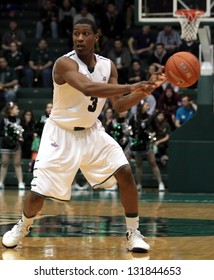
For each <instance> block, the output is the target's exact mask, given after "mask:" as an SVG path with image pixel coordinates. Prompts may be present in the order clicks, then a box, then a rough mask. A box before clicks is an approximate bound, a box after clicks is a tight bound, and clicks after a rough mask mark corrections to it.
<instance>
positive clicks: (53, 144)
mask: <svg viewBox="0 0 214 280" xmlns="http://www.w3.org/2000/svg"><path fill="white" fill-rule="evenodd" d="M51 146H52V147H54V148H58V147H59V145H58V144H57V143H56V142H53V143H51Z"/></svg>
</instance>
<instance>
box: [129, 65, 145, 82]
mask: <svg viewBox="0 0 214 280" xmlns="http://www.w3.org/2000/svg"><path fill="white" fill-rule="evenodd" d="M145 80H146V73H145V71H144V70H143V67H142V65H141V62H140V60H133V61H132V64H131V67H129V71H128V83H129V84H134V83H137V82H140V81H145Z"/></svg>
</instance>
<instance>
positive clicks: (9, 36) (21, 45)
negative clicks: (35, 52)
mask: <svg viewBox="0 0 214 280" xmlns="http://www.w3.org/2000/svg"><path fill="white" fill-rule="evenodd" d="M12 42H13V43H16V44H17V46H18V50H19V51H21V52H22V53H23V54H24V56H25V58H26V59H27V57H28V51H27V50H26V48H25V42H26V35H25V32H24V31H23V30H22V29H20V28H19V26H18V22H17V21H16V20H15V19H11V20H10V22H9V29H8V30H6V31H5V32H4V33H3V35H2V41H1V47H2V50H3V51H4V53H6V52H8V51H10V44H11V43H12Z"/></svg>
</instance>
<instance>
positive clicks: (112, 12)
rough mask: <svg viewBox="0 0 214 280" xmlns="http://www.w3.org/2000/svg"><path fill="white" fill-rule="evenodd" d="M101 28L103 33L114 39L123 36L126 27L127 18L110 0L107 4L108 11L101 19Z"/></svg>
mask: <svg viewBox="0 0 214 280" xmlns="http://www.w3.org/2000/svg"><path fill="white" fill-rule="evenodd" d="M100 27H101V29H102V31H103V34H104V35H105V36H107V37H108V38H109V40H110V41H111V40H113V39H114V38H116V37H118V36H120V37H121V38H122V37H123V34H124V30H125V28H126V24H125V20H124V17H123V15H122V14H120V13H118V12H117V9H116V6H115V4H114V2H111V1H109V2H108V4H107V8H106V12H105V14H104V15H103V16H102V19H101V26H100Z"/></svg>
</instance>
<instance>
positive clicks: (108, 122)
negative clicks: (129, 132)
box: [102, 108, 114, 135]
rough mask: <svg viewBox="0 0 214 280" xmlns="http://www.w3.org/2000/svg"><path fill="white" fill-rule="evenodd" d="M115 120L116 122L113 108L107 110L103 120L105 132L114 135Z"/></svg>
mask: <svg viewBox="0 0 214 280" xmlns="http://www.w3.org/2000/svg"><path fill="white" fill-rule="evenodd" d="M113 120H114V112H113V109H112V108H106V110H105V112H104V116H103V119H102V125H103V127H104V128H105V131H106V132H107V133H108V134H109V135H112V130H113Z"/></svg>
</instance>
